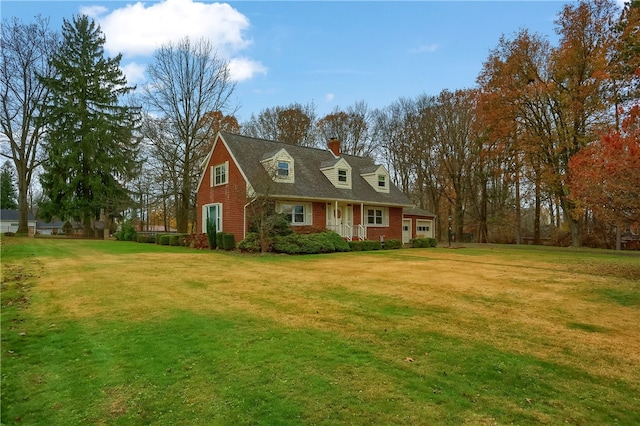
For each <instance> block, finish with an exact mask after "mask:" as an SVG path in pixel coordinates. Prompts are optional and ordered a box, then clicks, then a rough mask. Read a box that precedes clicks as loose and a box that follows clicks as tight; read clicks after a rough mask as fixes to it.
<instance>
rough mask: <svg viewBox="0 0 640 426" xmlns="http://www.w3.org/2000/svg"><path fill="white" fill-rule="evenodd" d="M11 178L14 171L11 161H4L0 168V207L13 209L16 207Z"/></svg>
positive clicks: (14, 190) (14, 189) (14, 191)
mask: <svg viewBox="0 0 640 426" xmlns="http://www.w3.org/2000/svg"><path fill="white" fill-rule="evenodd" d="M13 179H14V173H13V167H12V166H11V162H9V161H5V163H4V164H3V165H2V168H0V207H1V208H3V209H9V210H14V209H17V208H18V203H17V202H16V188H15V186H13Z"/></svg>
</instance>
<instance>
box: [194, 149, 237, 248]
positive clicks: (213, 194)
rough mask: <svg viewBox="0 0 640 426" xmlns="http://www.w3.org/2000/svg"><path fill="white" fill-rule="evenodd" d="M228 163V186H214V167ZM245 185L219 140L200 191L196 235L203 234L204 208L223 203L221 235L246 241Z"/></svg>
mask: <svg viewBox="0 0 640 426" xmlns="http://www.w3.org/2000/svg"><path fill="white" fill-rule="evenodd" d="M225 161H228V162H229V168H228V170H227V173H228V178H227V179H228V183H227V184H226V185H219V186H213V187H212V186H211V176H210V174H211V166H215V165H218V164H222V163H224V162H225ZM246 192H247V191H246V183H245V181H244V178H243V177H242V174H241V173H240V170H239V169H238V167H237V166H236V164H235V163H234V162H233V160H232V159H231V155H230V154H229V152H228V151H227V149H226V146H225V145H224V144H223V143H222V141H221V140H220V139H218V140H217V142H216V145H215V148H214V151H213V154H212V155H211V159H210V161H209V163H208V164H207V168H206V170H205V173H204V177H203V179H202V184H201V185H200V188H199V189H198V197H197V199H198V212H197V213H198V215H197V217H198V221H197V230H196V232H202V221H203V218H202V206H203V205H204V204H211V203H222V231H223V232H227V233H231V234H234V235H235V240H236V242H238V241H240V240H242V239H243V237H244V230H245V229H244V206H245V204H247V201H248V200H247V195H246Z"/></svg>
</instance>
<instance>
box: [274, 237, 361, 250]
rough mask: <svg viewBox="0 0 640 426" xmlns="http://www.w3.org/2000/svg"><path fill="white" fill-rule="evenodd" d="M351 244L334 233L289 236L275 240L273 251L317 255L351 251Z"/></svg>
mask: <svg viewBox="0 0 640 426" xmlns="http://www.w3.org/2000/svg"><path fill="white" fill-rule="evenodd" d="M349 250H350V248H349V244H348V243H347V242H346V241H345V240H344V239H343V238H342V237H341V236H340V235H338V234H336V233H335V232H332V231H327V232H319V233H316V234H289V235H284V236H282V235H280V236H276V237H275V238H274V239H273V251H275V252H277V253H287V254H315V253H333V252H336V251H349Z"/></svg>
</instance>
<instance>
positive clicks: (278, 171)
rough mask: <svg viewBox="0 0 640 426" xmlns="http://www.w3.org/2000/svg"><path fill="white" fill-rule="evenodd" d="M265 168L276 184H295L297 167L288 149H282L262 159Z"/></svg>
mask: <svg viewBox="0 0 640 426" xmlns="http://www.w3.org/2000/svg"><path fill="white" fill-rule="evenodd" d="M261 162H262V165H263V166H264V168H265V170H266V171H267V173H269V176H270V177H271V179H273V180H274V181H276V182H283V183H294V182H295V165H294V162H293V157H291V155H290V154H289V153H288V152H287V150H286V149H284V148H283V149H281V150H280V151H278V152H274V153H272V154H270V155H268V156H267V155H265V157H263V159H262V161H261Z"/></svg>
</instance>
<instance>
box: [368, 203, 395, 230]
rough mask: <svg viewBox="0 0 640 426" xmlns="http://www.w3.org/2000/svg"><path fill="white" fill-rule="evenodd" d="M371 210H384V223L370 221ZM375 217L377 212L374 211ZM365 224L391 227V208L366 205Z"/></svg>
mask: <svg viewBox="0 0 640 426" xmlns="http://www.w3.org/2000/svg"><path fill="white" fill-rule="evenodd" d="M369 210H380V211H381V212H382V223H369ZM373 217H374V219H375V217H376V216H375V213H374V216H373ZM364 224H365V225H366V226H368V227H377V228H380V227H389V208H387V207H377V206H364Z"/></svg>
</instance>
